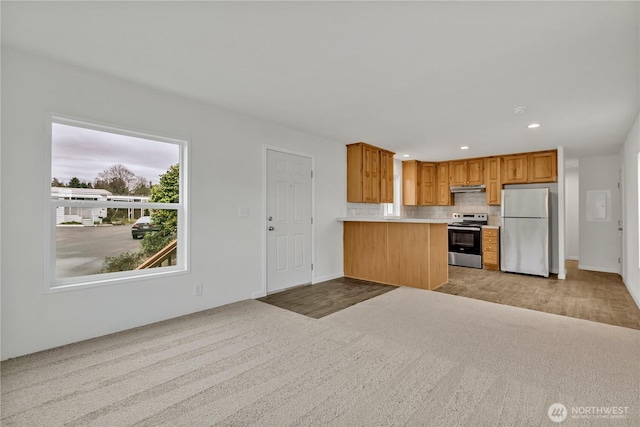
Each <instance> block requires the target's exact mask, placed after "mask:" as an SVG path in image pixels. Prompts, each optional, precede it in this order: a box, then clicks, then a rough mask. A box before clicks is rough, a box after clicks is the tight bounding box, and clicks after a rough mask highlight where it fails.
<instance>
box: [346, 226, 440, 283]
mask: <svg viewBox="0 0 640 427" xmlns="http://www.w3.org/2000/svg"><path fill="white" fill-rule="evenodd" d="M337 220H338V221H341V222H344V235H343V239H344V275H345V276H346V277H352V278H356V279H362V280H370V281H373V282H379V283H386V284H390V285H396V286H411V287H414V288H421V289H435V288H437V287H438V286H441V285H443V284H445V283H447V281H448V280H449V273H448V260H447V239H448V235H447V224H448V223H449V222H451V220H449V219H420V218H397V217H391V218H385V217H343V218H337Z"/></svg>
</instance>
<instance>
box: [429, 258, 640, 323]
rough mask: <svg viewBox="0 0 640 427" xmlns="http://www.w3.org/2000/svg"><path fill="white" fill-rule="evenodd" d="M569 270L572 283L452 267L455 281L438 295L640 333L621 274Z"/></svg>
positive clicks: (639, 313) (573, 264) (571, 266)
mask: <svg viewBox="0 0 640 427" xmlns="http://www.w3.org/2000/svg"><path fill="white" fill-rule="evenodd" d="M566 267H567V278H566V280H558V277H557V275H552V276H551V277H549V278H548V279H546V278H544V277H536V276H527V275H523V274H513V273H503V272H500V271H489V270H479V269H475V268H466V267H453V266H449V282H448V283H446V284H444V285H442V286H441V287H439V288H438V289H436V291H437V292H443V293H447V294H452V295H459V296H463V297H467V298H474V299H479V300H484V301H490V302H495V303H499V304H505V305H511V306H514V307H521V308H528V309H531V310H536V311H543V312H546V313H554V314H560V315H562V316H569V317H575V318H578V319H585V320H592V321H594V322H600V323H607V324H609V325H616V326H623V327H626V328H633V329H640V309H639V308H638V306H637V305H636V304H635V302H634V301H633V298H632V297H631V294H629V291H628V290H627V288H626V286H625V285H624V283H622V279H621V278H620V276H619V275H617V274H612V273H600V272H596V271H587V270H579V269H578V262H577V261H570V260H567V262H566Z"/></svg>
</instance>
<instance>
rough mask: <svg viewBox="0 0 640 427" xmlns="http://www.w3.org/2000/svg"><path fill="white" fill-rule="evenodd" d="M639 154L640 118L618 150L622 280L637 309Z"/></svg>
mask: <svg viewBox="0 0 640 427" xmlns="http://www.w3.org/2000/svg"><path fill="white" fill-rule="evenodd" d="M638 153H640V115H638V117H637V118H636V121H635V123H634V125H633V128H631V131H630V132H629V135H628V136H627V139H626V141H625V143H624V145H623V146H622V149H621V150H620V157H621V162H622V169H623V173H624V178H623V182H624V188H623V191H624V212H623V217H622V218H623V221H624V222H623V225H624V242H623V245H624V260H623V270H622V279H623V280H624V283H625V285H626V286H627V289H629V293H630V294H631V296H632V297H633V299H634V300H635V301H636V304H637V305H638V307H640V260H639V259H638V257H639V254H638V242H639V241H640V236H639V234H638V233H639V230H638V220H639V218H638V209H639V206H638Z"/></svg>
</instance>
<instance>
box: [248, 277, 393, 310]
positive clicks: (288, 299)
mask: <svg viewBox="0 0 640 427" xmlns="http://www.w3.org/2000/svg"><path fill="white" fill-rule="evenodd" d="M394 289H396V287H395V286H391V285H383V284H381V283H375V282H367V281H365V280H357V279H350V278H348V277H341V278H339V279H334V280H329V281H327V282H322V283H317V284H315V285H311V286H298V287H295V288H292V289H287V290H285V291H282V292H278V293H275V294H271V295H267V296H266V297H263V298H258V301H262V302H266V303H267V304H271V305H275V306H277V307H280V308H284V309H286V310H289V311H294V312H296V313H300V314H304V315H305V316H309V317H313V318H314V319H320V318H321V317H324V316H327V315H329V314H331V313H335V312H337V311H340V310H343V309H345V308H347V307H351V306H352V305H354V304H357V303H359V302H362V301H365V300H368V299H369V298H373V297H376V296H378V295H382V294H384V293H385V292H389V291H392V290H394Z"/></svg>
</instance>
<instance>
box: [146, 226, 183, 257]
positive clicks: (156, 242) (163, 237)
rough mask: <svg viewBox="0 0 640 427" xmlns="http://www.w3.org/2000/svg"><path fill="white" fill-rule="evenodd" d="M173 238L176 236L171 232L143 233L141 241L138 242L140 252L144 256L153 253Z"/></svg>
mask: <svg viewBox="0 0 640 427" xmlns="http://www.w3.org/2000/svg"><path fill="white" fill-rule="evenodd" d="M175 238H176V236H175V234H173V233H170V234H165V233H163V232H161V231H159V232H154V233H147V234H145V235H144V238H143V239H142V242H140V254H141V255H142V256H144V257H150V256H152V255H155V254H156V253H158V252H159V251H160V250H161V249H162V248H164V247H165V246H167V245H168V244H169V243H171V242H172V241H173V240H175Z"/></svg>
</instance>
